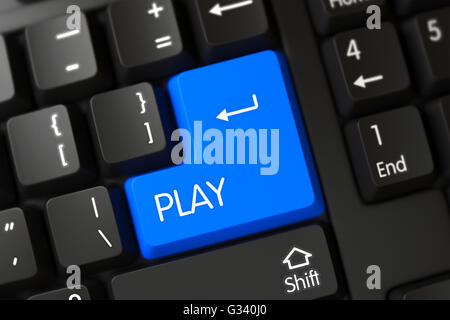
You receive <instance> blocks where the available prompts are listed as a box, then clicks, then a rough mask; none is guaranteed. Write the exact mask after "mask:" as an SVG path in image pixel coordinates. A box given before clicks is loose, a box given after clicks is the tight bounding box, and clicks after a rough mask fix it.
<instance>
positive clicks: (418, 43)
mask: <svg viewBox="0 0 450 320" xmlns="http://www.w3.org/2000/svg"><path fill="white" fill-rule="evenodd" d="M449 4H450V2H449ZM405 36H406V39H407V44H408V46H409V49H410V50H409V52H410V55H411V58H412V61H413V64H412V67H413V68H414V69H415V71H416V73H417V77H416V79H417V81H418V83H419V86H420V89H421V91H422V93H423V94H425V95H433V94H439V93H444V92H448V88H449V86H450V63H449V62H448V61H449V58H448V57H449V56H450V7H449V8H446V9H441V10H436V11H433V12H427V13H423V14H420V15H418V16H417V17H415V18H413V19H411V20H410V21H409V22H408V23H407V24H406V28H405Z"/></svg>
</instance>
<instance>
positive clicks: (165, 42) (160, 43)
mask: <svg viewBox="0 0 450 320" xmlns="http://www.w3.org/2000/svg"><path fill="white" fill-rule="evenodd" d="M155 43H156V49H162V48H165V47H170V46H172V37H171V36H165V37H161V38H157V39H155Z"/></svg>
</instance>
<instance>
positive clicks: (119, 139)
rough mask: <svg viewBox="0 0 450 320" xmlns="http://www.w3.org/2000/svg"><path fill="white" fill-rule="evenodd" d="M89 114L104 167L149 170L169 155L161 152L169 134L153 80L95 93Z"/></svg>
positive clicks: (118, 171)
mask: <svg viewBox="0 0 450 320" xmlns="http://www.w3.org/2000/svg"><path fill="white" fill-rule="evenodd" d="M89 116H90V120H91V128H92V131H93V136H95V139H94V144H95V145H96V148H97V151H98V152H97V153H98V155H99V158H100V163H101V167H102V168H103V169H104V170H105V171H108V173H111V174H118V175H120V174H126V173H136V172H138V171H143V170H149V169H152V168H154V167H157V166H158V165H159V164H161V162H164V160H165V159H166V158H168V157H165V155H164V154H162V153H161V152H162V151H164V150H165V149H166V146H167V144H166V137H165V134H164V130H163V125H162V122H161V118H160V113H159V110H158V104H157V102H156V98H155V94H154V91H153V87H152V86H151V85H150V84H148V83H140V84H137V85H134V86H130V87H126V88H122V89H118V90H114V91H110V92H106V93H102V94H99V95H96V96H94V97H93V98H92V99H91V105H90V112H89ZM166 162H168V161H166Z"/></svg>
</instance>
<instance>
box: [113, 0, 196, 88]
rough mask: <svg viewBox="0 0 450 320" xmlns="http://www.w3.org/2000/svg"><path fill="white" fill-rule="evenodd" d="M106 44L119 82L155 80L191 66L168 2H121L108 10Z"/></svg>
mask: <svg viewBox="0 0 450 320" xmlns="http://www.w3.org/2000/svg"><path fill="white" fill-rule="evenodd" d="M108 21H109V28H110V30H109V31H110V40H111V41H110V43H111V47H112V51H113V54H114V58H115V65H116V68H117V71H118V74H119V75H120V77H121V79H122V80H123V81H132V80H134V81H136V80H143V79H156V78H159V77H164V76H168V75H171V74H175V73H177V72H179V71H181V70H182V69H183V68H189V67H190V66H191V59H190V57H189V55H188V54H187V52H186V50H185V46H184V44H183V41H182V38H181V34H180V30H179V27H178V22H177V19H176V16H175V11H174V7H173V4H172V0H157V1H147V0H132V1H130V0H125V1H119V2H116V3H114V4H112V5H110V7H109V8H108Z"/></svg>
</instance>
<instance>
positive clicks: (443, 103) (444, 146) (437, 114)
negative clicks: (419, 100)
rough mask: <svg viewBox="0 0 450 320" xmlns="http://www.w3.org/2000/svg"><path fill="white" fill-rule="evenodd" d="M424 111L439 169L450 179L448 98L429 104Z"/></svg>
mask: <svg viewBox="0 0 450 320" xmlns="http://www.w3.org/2000/svg"><path fill="white" fill-rule="evenodd" d="M426 111H427V119H428V127H429V128H430V130H431V133H432V134H433V138H434V140H433V142H434V143H433V145H434V149H435V151H436V152H435V154H436V155H437V156H438V157H437V160H438V165H439V169H440V171H441V172H442V173H443V174H444V175H445V177H446V178H450V96H448V97H444V98H442V99H438V100H436V101H433V102H431V103H429V105H427V107H426Z"/></svg>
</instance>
